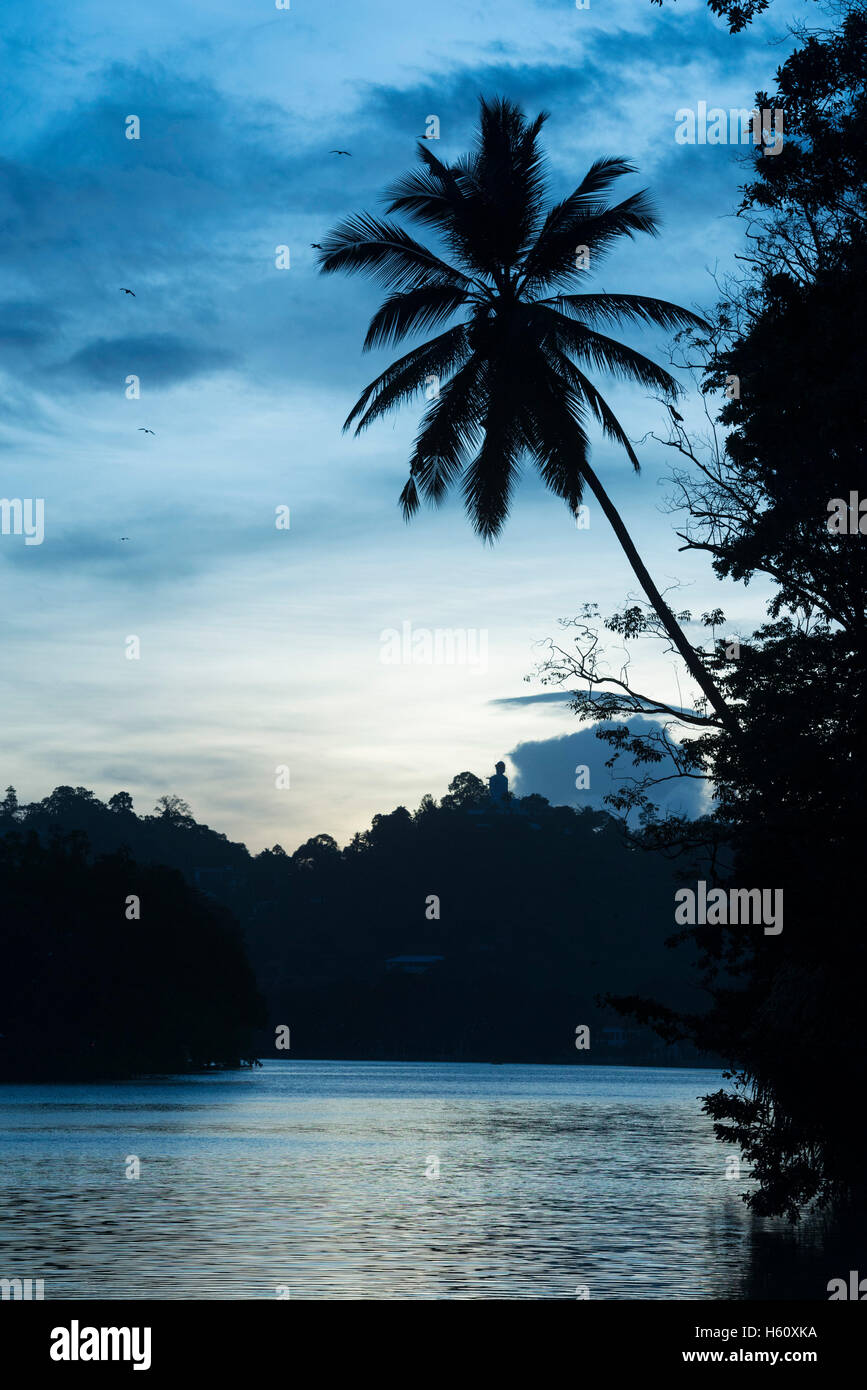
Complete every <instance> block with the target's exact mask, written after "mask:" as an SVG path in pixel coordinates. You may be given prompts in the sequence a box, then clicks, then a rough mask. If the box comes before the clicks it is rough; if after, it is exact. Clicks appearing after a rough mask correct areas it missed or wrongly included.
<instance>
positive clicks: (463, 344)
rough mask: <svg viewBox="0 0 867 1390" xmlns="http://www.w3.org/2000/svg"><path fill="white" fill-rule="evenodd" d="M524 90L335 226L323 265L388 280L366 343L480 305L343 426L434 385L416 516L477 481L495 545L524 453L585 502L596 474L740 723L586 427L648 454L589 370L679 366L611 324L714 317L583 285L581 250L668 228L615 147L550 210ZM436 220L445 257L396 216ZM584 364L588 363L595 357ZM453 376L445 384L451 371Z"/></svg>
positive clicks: (654, 595) (709, 688) (648, 376)
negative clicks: (627, 193) (445, 156)
mask: <svg viewBox="0 0 867 1390" xmlns="http://www.w3.org/2000/svg"><path fill="white" fill-rule="evenodd" d="M546 119H547V115H546V113H542V114H541V115H539V116H537V117H536V119H535V120H534V121H532V122H528V121H527V119H526V118H525V116H524V114H523V112H522V111H521V110H520V108H519V107H518V106H517V105H515V104H514V103H513V102H511V101H507V100H504V99H496V100H493V101H486V100H485V99H482V101H481V123H480V129H479V133H478V136H477V140H476V148H475V149H474V150H473V151H472V152H471V153H470V154H467V155H464V156H463V157H462V158H461V159H459V160H457V161H456V162H455V163H454V164H444V163H443V162H442V161H441V160H439V159H438V158H437V156H436V155H435V154H434V153H433V151H432V150H431V149H430V148H429V146H428V145H427V144H426V143H424V142H422V141H419V146H418V151H419V155H420V158H421V161H422V165H423V167H422V168H420V169H416V170H414V171H412V172H410V173H408V174H405V175H404V176H403V177H402V178H400V179H398V180H397V182H396V183H395V184H394V185H393V187H392V188H391V189H390V190H388V192H387V193H386V195H385V196H386V200H387V202H388V208H387V216H386V218H378V217H374V216H371V215H369V214H367V213H361V214H358V215H356V216H352V217H349V218H347V219H346V220H345V221H343V222H341V223H340V224H339V225H338V226H337V227H335V228H334V230H333V231H332V232H331V233H329V235H328V236H327V237H326V238H325V241H324V242H323V244H322V248H321V251H320V252H319V265H320V269H321V270H322V271H324V272H333V271H338V270H345V271H364V272H366V273H368V274H369V275H371V276H372V277H373V278H374V279H375V280H376V281H378V282H379V283H381V284H382V285H384V286H385V288H386V289H387V290H388V292H389V293H388V297H387V299H386V300H385V302H384V303H383V304H382V306H381V307H380V308H379V309H378V310H377V312H376V313H375V314H374V316H373V319H372V320H371V323H370V327H369V328H368V330H367V336H366V338H365V340H364V349H365V351H367V350H369V349H371V348H376V347H381V346H383V345H385V344H394V343H398V342H400V341H401V339H403V338H405V337H407V335H410V334H417V333H419V332H420V331H422V330H429V329H432V328H433V327H434V326H436V325H440V324H443V323H445V322H446V321H447V320H448V319H449V318H451V317H452V316H453V315H455V314H458V313H460V312H461V311H463V318H462V320H461V322H459V323H457V324H454V325H453V326H452V327H450V328H446V329H445V331H443V332H441V333H439V334H438V335H437V336H436V337H433V338H431V339H430V340H429V341H428V342H425V343H423V344H422V345H421V346H419V347H415V348H412V349H411V350H410V351H409V352H407V353H406V354H405V356H403V357H401V358H399V359H398V360H397V361H396V362H393V363H392V365H391V366H390V367H388V368H386V370H385V371H384V372H382V373H381V374H380V375H379V376H378V377H377V378H376V380H375V381H372V382H371V383H370V385H369V386H367V387H365V389H364V391H362V393H361V396H360V397H359V399H358V401H357V402H356V404H355V405H354V406H353V408H352V410H351V412H350V414H349V417H348V419H347V421H346V423H345V425H344V429H349V427H350V426H351V425H352V424H353V423H354V424H355V425H356V434H359V433H360V432H361V431H362V430H363V429H366V428H367V426H368V425H370V424H372V423H373V421H374V420H377V419H379V418H380V417H381V416H383V415H385V414H386V412H387V411H389V410H391V409H392V408H394V407H397V406H400V405H401V404H403V403H404V402H405V401H407V400H409V399H410V398H411V397H413V396H414V395H415V394H416V393H417V392H418V391H420V390H423V389H424V388H425V386H429V385H430V383H431V382H434V383H435V387H434V391H433V392H432V393H429V394H432V396H433V399H432V400H431V403H430V405H429V406H428V408H427V410H426V411H425V414H424V417H423V420H422V423H421V428H420V429H419V432H418V436H417V438H416V440H415V444H414V447H413V453H412V458H411V459H410V466H409V479H408V481H407V483H406V486H405V487H404V489H403V492H402V493H401V496H400V503H401V506H402V508H403V512H404V515H405V516H406V517H407V519H408V518H409V517H410V516H412V514H413V513H414V512H415V511H417V509H418V507H419V502H420V497H424V498H425V500H426V501H429V502H431V503H433V504H438V503H439V502H441V501H442V500H443V498H444V497H445V495H446V494H447V492H448V491H449V489H450V487H452V486H453V485H454V484H456V483H457V482H458V480H459V479H460V480H461V487H462V492H463V497H464V502H465V504H466V508H467V512H468V514H469V517H470V520H471V522H472V524H473V527H474V529H475V530H476V532H477V533H478V534H479V535H480V536H482V537H483V538H484V539H486V540H493V539H494V538H495V537H496V536H497V535H498V533H499V531H500V529H501V528H502V526H503V523H504V521H505V520H506V517H507V515H508V511H509V505H510V502H511V500H512V494H513V491H514V487H515V484H516V482H517V479H518V474H519V469H520V464H521V462H522V460H523V459H524V458H525V457H529V458H530V459H532V460H533V462H534V463H535V464H536V467H537V468H538V469H539V472H540V473H541V475H542V478H543V480H544V481H545V483H546V484H547V486H548V487H549V488H551V490H552V491H553V492H555V493H556V494H557V496H558V497H562V498H563V499H564V500H565V501H566V503H567V504H568V506H569V507H570V509H571V510H572V511H573V513H574V512H575V511H576V509H577V507H578V506H579V505H580V503H581V499H582V496H583V493H584V487H585V486H587V487H589V489H590V491H591V492H592V493H593V496H594V497H595V498H596V500H597V502H598V503H599V506H600V507H601V508H602V511H603V512H604V513H605V515H606V517H607V518H608V520H609V521H610V523H611V525H612V527H613V528H614V532H615V534H616V536H617V538H618V540H619V541H620V544H621V546H622V547H623V549H624V551H625V553H626V555H627V558H628V559H629V562H630V564H631V565H632V568H633V570H634V572H635V574H636V577H637V578H638V581H639V583H640V584H641V586H642V588H643V589H644V592H645V593H646V595H647V597H648V599H649V600H650V602H651V604H652V605H653V607H654V608H655V610H656V612H657V614H658V615H659V618H660V620H661V622H662V624H663V626H664V628H665V630H666V632H667V633H668V635H669V637H670V639H671V641H672V643H673V644H674V646H675V647H676V648H677V650H678V651H679V652H680V654H681V656H682V657H683V660H684V661H685V663H686V665H687V667H688V668H689V671H690V673H691V675H692V676H693V679H694V680H695V681H696V683H697V684H698V686H699V687H700V689H701V690H702V692H703V694H704V695H705V696H706V698H707V699H708V701H709V702H710V704H711V706H712V707H713V709H714V710H715V711H716V713H717V714H718V715H719V716H720V718H721V719H723V721H724V722H726V723H730V721H731V715H730V712H729V709H728V706H727V705H726V703H725V701H724V699H723V697H722V695H721V694H720V692H719V690H718V689H717V687H716V685H715V683H714V682H713V680H712V679H711V677H710V675H709V674H708V672H707V671H706V670H705V667H704V665H703V663H702V662H701V661H700V659H699V656H698V654H697V652H696V651H695V649H694V648H693V647H692V646H691V644H690V643H689V641H688V640H687V638H686V636H685V634H684V633H683V631H682V630H681V628H680V626H679V624H678V623H677V621H676V620H675V617H674V614H673V613H672V612H671V610H670V608H669V607H668V604H667V603H666V602H665V600H664V599H663V597H662V595H661V593H660V592H659V590H658V589H657V587H656V585H655V584H654V582H653V580H652V579H651V577H650V575H649V574H648V572H647V569H646V568H645V566H644V564H643V562H642V560H641V557H640V556H639V554H638V551H637V550H636V548H635V546H634V544H633V542H632V539H631V537H630V535H629V533H628V531H627V530H626V527H625V526H624V524H623V521H622V520H621V518H620V515H619V514H618V512H617V510H616V508H615V507H614V504H613V503H612V501H611V499H610V498H609V496H608V494H607V493H606V491H605V489H604V488H603V486H602V484H601V483H600V481H599V479H598V478H597V476H596V474H595V473H594V471H593V469H592V468H591V467H590V462H589V441H588V437H587V424H588V417H589V416H590V415H592V416H595V418H596V420H597V421H598V422H599V424H600V425H601V426H602V429H603V431H604V432H605V434H607V435H608V436H609V437H610V438H611V439H614V440H616V441H617V442H618V443H619V444H620V445H622V447H623V448H624V450H625V451H626V453H627V455H628V457H629V459H630V460H631V462H632V465H633V467H634V468H635V469H636V471H637V470H638V468H639V463H638V459H637V458H636V456H635V452H634V450H633V448H632V445H631V444H630V442H629V439H628V438H627V436H626V433H625V431H624V429H623V427H622V426H621V424H620V423H619V421H618V420H617V418H616V416H615V415H614V412H613V411H612V410H611V408H610V406H609V405H608V404H607V402H606V401H605V400H604V398H603V397H602V396H601V395H600V393H599V391H598V390H597V389H596V387H595V386H594V384H593V382H592V381H591V380H590V379H589V377H588V376H586V375H585V372H584V370H583V368H584V367H587V366H589V367H590V368H595V369H605V370H606V371H609V372H612V373H613V374H614V375H615V376H618V377H621V378H624V379H626V380H629V381H634V382H638V383H639V384H640V385H642V386H646V387H652V388H654V389H655V390H657V391H661V392H662V393H663V394H664V395H665V396H666V397H668V398H670V399H673V398H674V397H675V396H676V394H677V391H678V387H677V383H676V381H675V380H674V378H673V377H672V376H671V375H670V374H669V373H668V372H666V371H664V370H663V368H661V367H659V366H657V365H656V363H655V362H652V361H651V360H650V359H649V358H647V357H645V356H643V355H642V354H641V353H639V352H636V351H634V350H633V349H632V348H630V347H627V346H626V345H625V344H623V343H620V342H618V341H617V340H616V339H614V338H610V337H608V336H607V335H606V334H604V333H602V332H600V331H599V328H600V325H601V326H602V327H605V326H606V325H609V324H611V323H617V322H619V321H631V322H638V323H642V322H643V323H650V324H656V325H659V326H661V327H663V328H666V329H677V328H684V327H702V328H703V327H706V326H707V325H706V324H705V323H704V320H702V319H700V318H699V317H698V316H697V315H696V314H692V313H690V312H689V310H687V309H681V308H679V307H678V305H676V304H669V303H667V302H666V301H665V300H660V299H651V298H647V297H646V296H644V295H635V294H607V293H597V294H572V293H569V292H568V291H569V287H570V286H571V285H573V284H574V280H575V277H576V275H578V274H580V273H581V271H580V270H579V269H578V265H579V261H580V259H581V257H582V256H588V257H589V259H590V261H591V263H592V265H593V266H594V268H595V265H596V264H597V263H598V261H599V259H600V258H601V256H602V255H603V254H604V253H605V252H606V251H607V250H608V249H609V247H610V246H611V245H612V244H613V243H614V242H616V241H617V239H618V238H619V237H621V236H629V237H632V236H634V234H635V233H637V232H648V233H650V234H651V235H655V234H656V229H657V219H656V217H655V214H654V210H653V207H652V204H651V203H650V200H649V199H648V197H647V194H646V192H645V191H642V192H640V193H634V194H632V196H631V197H628V198H625V199H624V200H623V201H622V202H620V203H616V204H614V205H610V204H609V203H608V202H607V201H606V195H607V193H608V190H609V189H610V188H611V186H612V184H613V183H614V182H615V181H616V180H617V179H619V178H621V177H622V176H623V175H624V174H629V173H634V172H635V171H634V168H633V166H632V165H631V164H629V163H627V161H626V160H624V159H618V158H607V159H598V160H596V162H595V163H594V164H593V165H592V166H591V168H590V170H589V172H588V173H587V174H586V175H585V177H584V179H583V180H582V182H581V183H580V184H579V186H578V187H577V188H576V189H575V191H574V193H572V194H570V196H569V197H568V198H565V199H564V200H563V201H562V202H560V203H557V204H555V205H554V206H552V207H550V208H549V209H548V211H547V213H546V212H545V207H544V203H545V192H546V179H545V160H544V156H543V154H542V151H541V149H540V147H539V143H538V142H539V132H540V131H541V129H542V126H543V124H544V122H545V120H546ZM395 213H402V214H405V215H406V216H407V217H409V218H413V219H415V220H416V221H417V222H420V223H422V224H424V225H425V226H427V227H431V228H433V229H435V231H436V232H437V233H438V234H439V236H440V238H441V240H442V242H443V245H444V248H445V249H444V256H445V257H447V259H446V258H444V256H441V255H438V254H437V253H436V252H434V251H432V250H429V249H428V248H427V247H425V246H423V245H422V244H421V243H420V242H419V241H417V240H415V238H414V237H412V236H411V235H410V234H409V233H408V232H407V231H406V230H405V229H404V228H403V227H402V226H401V225H400V224H399V223H398V222H396V221H393V220H390V219H391V216H392V214H395ZM579 364H580V365H579ZM441 382H445V384H444V385H442V386H441V387H440V383H441Z"/></svg>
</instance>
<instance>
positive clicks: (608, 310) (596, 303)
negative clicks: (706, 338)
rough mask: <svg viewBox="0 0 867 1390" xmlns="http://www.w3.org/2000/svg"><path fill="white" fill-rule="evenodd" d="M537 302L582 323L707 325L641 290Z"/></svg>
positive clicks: (556, 296)
mask: <svg viewBox="0 0 867 1390" xmlns="http://www.w3.org/2000/svg"><path fill="white" fill-rule="evenodd" d="M537 303H542V304H550V305H551V306H552V307H553V308H555V309H559V310H560V311H561V312H562V313H565V314H568V316H569V317H570V318H575V319H578V320H579V321H580V322H582V323H588V324H592V323H608V324H617V323H621V322H623V320H624V319H625V320H631V321H632V322H634V323H650V324H655V325H656V326H657V327H659V328H665V329H668V330H671V329H679V328H699V329H702V330H705V329H707V328H708V324H707V322H706V321H705V320H704V319H703V318H701V317H700V315H699V314H694V313H693V312H692V311H691V310H690V309H683V308H681V306H680V305H679V304H671V303H670V302H669V301H668V300H667V299H653V298H651V297H649V296H647V295H643V294H608V293H603V294H559V295H555V296H554V297H552V298H551V299H544V300H538V301H537Z"/></svg>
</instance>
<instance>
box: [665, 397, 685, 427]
mask: <svg viewBox="0 0 867 1390" xmlns="http://www.w3.org/2000/svg"><path fill="white" fill-rule="evenodd" d="M666 404H667V402H666ZM668 408H669V410H670V411H671V414H672V418H673V419H675V420H679V421H680V423H681V424H683V416H682V415H681V414H679V412H678V411H676V410H675V408H674V406H673V405H670V406H669V407H668Z"/></svg>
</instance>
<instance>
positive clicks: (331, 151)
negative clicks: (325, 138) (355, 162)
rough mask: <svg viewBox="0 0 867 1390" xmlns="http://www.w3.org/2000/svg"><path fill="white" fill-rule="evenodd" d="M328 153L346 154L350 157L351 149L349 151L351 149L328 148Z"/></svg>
mask: <svg viewBox="0 0 867 1390" xmlns="http://www.w3.org/2000/svg"><path fill="white" fill-rule="evenodd" d="M328 153H329V154H348V155H349V156H350V158H351V157H352V151H351V150H329V151H328Z"/></svg>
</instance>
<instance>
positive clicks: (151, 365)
mask: <svg viewBox="0 0 867 1390" xmlns="http://www.w3.org/2000/svg"><path fill="white" fill-rule="evenodd" d="M235 360H236V358H235V355H234V353H232V352H229V351H228V350H227V349H226V348H218V347H204V346H202V345H201V344H200V343H196V342H193V341H191V340H190V339H185V338H178V337H175V336H174V335H173V334H171V333H151V334H145V335H142V336H141V337H128V338H97V339H96V340H95V341H94V342H92V343H88V345H87V346H86V347H83V348H79V350H78V352H76V353H74V354H73V356H72V357H71V358H70V359H69V361H68V362H67V363H66V370H67V371H70V372H72V373H73V374H74V375H76V376H79V377H82V378H84V379H86V380H87V381H90V382H93V383H95V384H96V385H98V386H101V387H103V388H105V389H112V390H115V391H116V390H118V389H119V387H120V385H121V384H122V382H123V381H124V379H125V377H126V376H127V374H129V373H131V372H132V373H134V374H135V375H136V376H139V377H146V378H147V380H148V383H149V385H151V386H157V387H158V386H173V385H175V384H176V383H177V382H181V381H189V380H191V379H192V378H193V377H197V376H204V375H206V374H208V373H211V372H215V371H219V370H221V369H226V368H228V367H230V366H231V365H232V364H233V363H234V362H235Z"/></svg>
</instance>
